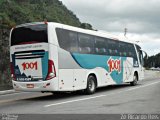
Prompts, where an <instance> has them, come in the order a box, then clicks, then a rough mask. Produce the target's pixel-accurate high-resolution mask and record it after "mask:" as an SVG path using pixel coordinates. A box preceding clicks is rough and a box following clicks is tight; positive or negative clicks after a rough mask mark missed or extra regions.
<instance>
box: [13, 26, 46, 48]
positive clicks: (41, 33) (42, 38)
mask: <svg viewBox="0 0 160 120" xmlns="http://www.w3.org/2000/svg"><path fill="white" fill-rule="evenodd" d="M40 42H45V43H47V42H48V36H47V25H46V24H38V25H28V26H22V27H18V28H15V29H13V31H12V35H11V46H13V45H21V44H31V43H40Z"/></svg>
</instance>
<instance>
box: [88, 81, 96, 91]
mask: <svg viewBox="0 0 160 120" xmlns="http://www.w3.org/2000/svg"><path fill="white" fill-rule="evenodd" d="M88 88H89V90H90V91H91V92H92V91H94V90H95V83H94V81H93V80H90V81H89V83H88Z"/></svg>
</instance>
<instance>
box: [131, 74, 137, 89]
mask: <svg viewBox="0 0 160 120" xmlns="http://www.w3.org/2000/svg"><path fill="white" fill-rule="evenodd" d="M137 82H138V76H137V75H136V74H134V76H133V81H132V82H130V85H131V86H135V85H137Z"/></svg>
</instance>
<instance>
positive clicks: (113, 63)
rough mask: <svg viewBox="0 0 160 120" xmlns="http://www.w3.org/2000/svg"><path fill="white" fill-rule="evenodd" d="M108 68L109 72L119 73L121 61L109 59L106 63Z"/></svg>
mask: <svg viewBox="0 0 160 120" xmlns="http://www.w3.org/2000/svg"><path fill="white" fill-rule="evenodd" d="M107 64H108V67H109V72H113V71H118V72H119V73H120V72H121V60H120V59H115V60H114V59H112V58H110V59H109V60H108V61H107Z"/></svg>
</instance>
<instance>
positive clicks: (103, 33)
mask: <svg viewBox="0 0 160 120" xmlns="http://www.w3.org/2000/svg"><path fill="white" fill-rule="evenodd" d="M36 24H53V25H54V27H55V28H56V27H58V28H63V29H67V30H71V31H77V32H81V33H86V34H90V35H95V36H99V37H105V38H110V39H113V40H118V41H123V42H127V43H133V44H136V43H135V42H134V41H130V40H129V39H128V38H126V37H125V36H124V37H120V36H117V35H114V34H111V33H109V32H106V31H102V30H88V29H83V28H78V27H74V26H70V25H66V24H61V23H56V22H32V23H25V24H21V25H17V26H16V28H17V27H23V26H28V25H36Z"/></svg>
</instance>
